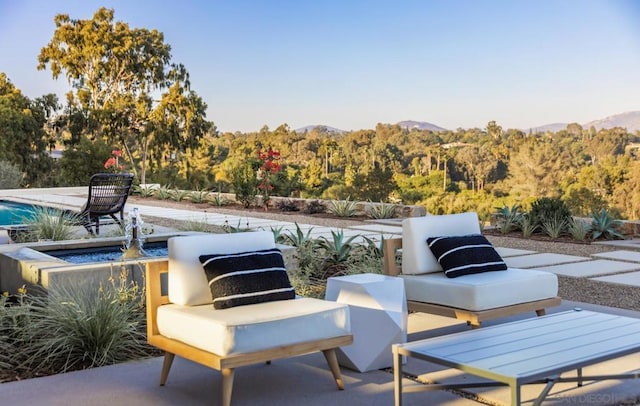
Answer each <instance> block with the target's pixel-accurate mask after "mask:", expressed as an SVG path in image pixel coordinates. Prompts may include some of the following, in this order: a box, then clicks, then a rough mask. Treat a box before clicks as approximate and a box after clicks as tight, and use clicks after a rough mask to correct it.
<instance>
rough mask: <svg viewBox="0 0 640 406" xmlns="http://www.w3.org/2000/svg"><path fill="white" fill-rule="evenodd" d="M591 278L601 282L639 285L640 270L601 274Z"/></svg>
mask: <svg viewBox="0 0 640 406" xmlns="http://www.w3.org/2000/svg"><path fill="white" fill-rule="evenodd" d="M592 279H593V280H596V281H601V282H609V283H617V284H620V285H630V286H637V287H640V272H628V273H621V274H617V275H609V276H601V277H598V278H592Z"/></svg>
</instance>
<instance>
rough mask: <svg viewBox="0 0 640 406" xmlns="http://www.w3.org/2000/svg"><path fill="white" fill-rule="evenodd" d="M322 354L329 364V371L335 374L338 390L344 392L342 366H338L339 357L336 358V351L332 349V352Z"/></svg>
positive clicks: (326, 351) (324, 351)
mask: <svg viewBox="0 0 640 406" xmlns="http://www.w3.org/2000/svg"><path fill="white" fill-rule="evenodd" d="M322 353H323V354H324V358H325V359H326V360H327V364H329V369H330V370H331V373H332V374H333V378H334V379H335V381H336V385H338V389H340V390H344V384H343V383H342V376H341V375H340V366H339V365H338V357H336V350H335V349H334V348H332V349H330V350H323V351H322Z"/></svg>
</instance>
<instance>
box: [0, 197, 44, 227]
mask: <svg viewBox="0 0 640 406" xmlns="http://www.w3.org/2000/svg"><path fill="white" fill-rule="evenodd" d="M44 209H46V207H42V206H35V205H32V204H27V203H17V202H12V201H9V200H0V226H12V225H16V224H24V223H25V219H28V218H30V217H33V214H34V213H35V212H36V210H44ZM51 210H54V209H51Z"/></svg>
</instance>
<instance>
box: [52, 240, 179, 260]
mask: <svg viewBox="0 0 640 406" xmlns="http://www.w3.org/2000/svg"><path fill="white" fill-rule="evenodd" d="M143 249H144V252H145V253H146V254H147V256H149V257H164V256H167V243H166V242H153V243H149V244H144V246H143ZM123 251H124V247H123V246H121V245H118V246H108V247H97V248H81V249H73V250H59V251H46V252H45V253H46V254H47V255H51V256H52V257H56V258H60V259H62V260H64V261H67V262H71V263H72V264H88V263H92V262H117V261H120V260H121V259H122V253H123Z"/></svg>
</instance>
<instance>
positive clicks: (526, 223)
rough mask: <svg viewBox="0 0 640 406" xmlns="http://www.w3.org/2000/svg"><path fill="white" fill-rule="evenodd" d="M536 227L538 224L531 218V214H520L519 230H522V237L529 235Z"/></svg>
mask: <svg viewBox="0 0 640 406" xmlns="http://www.w3.org/2000/svg"><path fill="white" fill-rule="evenodd" d="M537 229H538V224H537V222H536V221H535V219H532V218H531V215H529V214H528V213H524V214H522V215H521V216H520V230H522V236H523V237H531V236H532V235H533V233H535V232H536V230H537Z"/></svg>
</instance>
